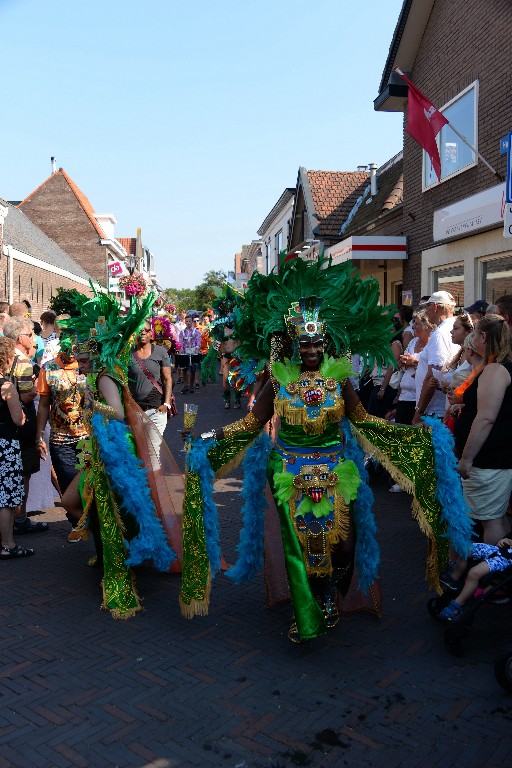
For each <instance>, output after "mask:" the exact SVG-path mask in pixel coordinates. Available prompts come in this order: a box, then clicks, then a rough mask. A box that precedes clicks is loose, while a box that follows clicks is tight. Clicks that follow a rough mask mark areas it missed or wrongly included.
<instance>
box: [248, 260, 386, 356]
mask: <svg viewBox="0 0 512 768" xmlns="http://www.w3.org/2000/svg"><path fill="white" fill-rule="evenodd" d="M306 296H320V297H322V299H323V301H322V304H321V306H320V310H319V319H320V320H321V321H322V322H324V323H325V325H326V336H327V337H328V340H329V341H330V345H331V346H332V349H333V351H334V354H335V355H336V356H340V355H346V354H348V353H351V354H354V353H357V354H360V355H362V356H363V357H368V361H369V365H370V367H371V366H373V363H374V362H377V364H379V365H381V366H387V364H388V363H389V362H392V354H391V349H390V340H391V337H392V334H393V332H394V329H393V327H392V318H393V312H394V307H393V306H391V305H390V306H388V307H381V306H379V283H378V281H377V280H375V279H373V278H365V279H364V280H363V279H362V278H361V276H360V275H359V274H358V273H357V272H356V270H355V269H354V267H353V265H352V263H351V262H343V263H342V264H332V260H331V259H327V258H324V257H320V258H319V259H318V261H304V260H302V259H301V258H295V259H292V260H290V261H287V262H285V263H284V264H282V265H281V267H280V268H279V270H278V271H277V272H274V271H272V272H271V273H270V275H261V274H260V273H258V272H255V273H254V274H253V275H252V277H251V279H250V280H249V283H248V285H247V290H246V292H245V297H244V298H245V304H244V307H243V308H242V309H241V310H240V311H238V312H237V313H236V314H235V331H236V334H237V337H238V338H239V340H240V347H239V355H240V356H241V357H242V358H246V357H252V358H254V359H256V360H261V359H265V360H269V359H270V342H271V338H272V335H273V334H276V333H281V334H284V335H287V328H286V323H285V319H284V318H285V315H287V314H288V310H289V308H290V306H291V305H292V304H293V303H294V302H296V301H297V300H298V299H299V298H301V297H306Z"/></svg>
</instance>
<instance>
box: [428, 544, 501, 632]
mask: <svg viewBox="0 0 512 768" xmlns="http://www.w3.org/2000/svg"><path fill="white" fill-rule="evenodd" d="M470 558H471V560H473V561H477V562H476V564H475V565H472V567H470V569H469V571H468V572H467V574H466V578H465V580H464V573H465V571H466V569H467V567H468V561H467V560H464V559H463V558H458V559H457V561H456V563H455V566H454V568H453V570H452V571H451V572H450V573H448V574H446V575H445V576H444V578H443V579H442V581H443V583H444V586H445V587H446V588H447V589H448V590H453V591H454V592H457V591H458V590H459V589H460V590H461V591H460V593H459V594H458V595H457V596H456V597H455V598H454V599H453V600H451V602H450V603H449V604H448V605H447V606H445V607H444V608H443V610H442V611H440V613H439V618H440V619H442V620H444V621H457V620H458V619H459V617H460V616H461V614H462V612H463V610H464V605H465V603H466V602H467V600H468V599H469V598H470V597H471V596H472V595H474V594H475V592H476V590H477V589H478V587H479V583H480V581H481V579H483V578H484V577H485V576H487V575H488V574H495V573H498V572H500V571H505V570H506V569H507V568H510V567H511V566H512V531H510V533H509V534H508V535H507V536H506V537H505V538H503V539H500V541H498V544H497V546H492V545H491V544H478V543H476V544H472V545H471V552H470ZM461 588H462V589H461Z"/></svg>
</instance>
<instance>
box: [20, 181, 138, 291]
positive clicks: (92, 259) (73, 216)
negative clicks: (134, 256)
mask: <svg viewBox="0 0 512 768" xmlns="http://www.w3.org/2000/svg"><path fill="white" fill-rule="evenodd" d="M18 207H19V208H20V209H21V210H22V211H23V213H24V214H25V215H26V216H27V217H28V218H29V219H30V220H31V221H32V222H33V223H34V224H35V225H36V226H38V227H39V228H40V229H42V230H43V232H45V233H46V234H47V235H48V237H50V238H51V239H52V240H53V241H54V242H55V243H57V245H59V246H60V247H61V248H62V250H63V251H65V252H66V253H68V254H69V255H70V256H71V258H72V259H73V260H74V261H76V262H77V263H78V264H79V265H80V266H81V267H82V268H83V269H84V270H86V271H87V272H88V273H89V274H90V275H91V276H92V277H93V278H94V280H96V281H97V282H98V283H99V284H100V285H102V286H104V287H108V282H109V276H110V274H111V272H110V269H109V264H112V263H115V262H121V263H123V262H125V261H126V257H127V254H126V250H125V249H124V248H123V247H122V246H121V244H120V243H119V241H117V240H116V239H115V235H114V227H115V224H116V219H115V217H114V216H113V215H112V214H110V213H106V214H102V213H95V211H94V209H93V207H92V205H91V203H90V201H89V200H88V199H87V197H86V196H85V195H84V193H83V192H82V191H81V190H80V189H79V188H78V186H77V185H76V184H75V183H74V181H73V180H72V179H71V178H70V176H69V175H68V174H67V173H66V171H64V170H63V169H62V168H59V170H58V171H57V170H55V171H54V173H52V175H51V176H50V177H49V178H48V179H46V180H45V181H44V182H43V183H42V184H41V185H40V186H39V187H37V189H35V190H34V191H33V192H32V193H31V194H30V195H28V196H27V197H26V198H25V199H24V200H22V201H21V203H19V206H18Z"/></svg>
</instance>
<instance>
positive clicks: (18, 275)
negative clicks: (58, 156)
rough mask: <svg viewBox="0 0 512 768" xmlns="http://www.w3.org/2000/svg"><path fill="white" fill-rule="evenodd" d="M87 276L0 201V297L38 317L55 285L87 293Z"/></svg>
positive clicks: (17, 210) (19, 213)
mask: <svg viewBox="0 0 512 768" xmlns="http://www.w3.org/2000/svg"><path fill="white" fill-rule="evenodd" d="M90 279H91V275H89V273H88V272H86V270H85V269H83V268H82V267H81V266H80V264H77V262H76V261H74V260H73V259H72V258H71V257H70V256H69V254H67V253H66V252H65V251H63V250H62V248H60V247H59V246H58V245H57V244H56V243H55V242H53V240H51V239H50V238H49V237H48V236H47V235H46V234H45V233H44V232H43V231H42V230H41V229H39V227H37V226H36V225H35V224H34V223H33V222H32V221H31V220H30V219H29V218H28V217H27V216H25V214H24V213H23V211H22V210H21V209H20V208H18V207H16V206H14V205H11V204H10V203H8V202H6V201H4V200H0V296H1V297H2V300H4V301H7V302H8V303H9V304H13V303H14V302H19V301H24V302H25V303H26V304H27V305H28V306H29V307H30V309H31V313H32V317H33V318H34V319H38V318H39V317H40V315H41V312H43V311H44V310H46V309H48V304H49V302H50V300H51V298H52V297H53V296H54V295H55V293H56V290H57V288H75V289H76V290H78V291H80V292H81V293H85V294H90V293H91V289H90V284H89V280H90Z"/></svg>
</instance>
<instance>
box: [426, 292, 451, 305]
mask: <svg viewBox="0 0 512 768" xmlns="http://www.w3.org/2000/svg"><path fill="white" fill-rule="evenodd" d="M427 304H451V306H452V307H454V306H455V305H456V304H457V302H456V301H455V299H454V298H453V296H452V295H451V293H448V291H436V292H435V293H433V294H432V296H431V297H430V298H429V300H428V301H427Z"/></svg>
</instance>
